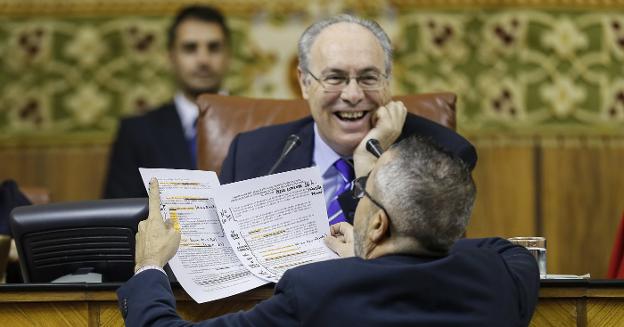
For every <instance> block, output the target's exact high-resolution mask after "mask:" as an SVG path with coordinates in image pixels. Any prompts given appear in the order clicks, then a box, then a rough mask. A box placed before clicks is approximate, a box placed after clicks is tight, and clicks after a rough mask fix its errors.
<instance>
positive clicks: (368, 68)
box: [321, 66, 381, 75]
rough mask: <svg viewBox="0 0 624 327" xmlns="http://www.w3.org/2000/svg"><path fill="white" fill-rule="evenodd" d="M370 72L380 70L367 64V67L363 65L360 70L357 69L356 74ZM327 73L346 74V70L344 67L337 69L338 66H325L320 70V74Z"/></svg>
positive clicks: (378, 71)
mask: <svg viewBox="0 0 624 327" xmlns="http://www.w3.org/2000/svg"><path fill="white" fill-rule="evenodd" d="M370 72H376V73H381V70H379V68H377V67H375V66H369V67H365V68H362V69H360V70H358V71H357V74H358V75H360V74H364V73H370ZM327 73H340V74H345V75H346V74H348V72H347V71H346V70H344V69H339V68H331V67H328V68H325V69H323V70H322V71H321V74H327Z"/></svg>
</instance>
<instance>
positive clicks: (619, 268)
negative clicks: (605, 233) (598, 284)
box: [607, 214, 624, 279]
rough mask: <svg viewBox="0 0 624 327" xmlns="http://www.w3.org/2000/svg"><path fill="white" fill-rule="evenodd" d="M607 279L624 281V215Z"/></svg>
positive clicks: (616, 236) (614, 245)
mask: <svg viewBox="0 0 624 327" xmlns="http://www.w3.org/2000/svg"><path fill="white" fill-rule="evenodd" d="M607 278H611V279H624V214H622V218H621V219H620V225H619V226H618V229H617V233H616V234H615V242H613V249H612V250H611V260H610V261H609V271H608V272H607Z"/></svg>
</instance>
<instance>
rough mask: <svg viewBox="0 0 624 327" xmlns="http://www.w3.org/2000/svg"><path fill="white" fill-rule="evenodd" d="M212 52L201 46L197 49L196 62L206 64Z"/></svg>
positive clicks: (208, 62)
mask: <svg viewBox="0 0 624 327" xmlns="http://www.w3.org/2000/svg"><path fill="white" fill-rule="evenodd" d="M211 57H212V54H211V53H210V51H209V50H208V49H205V48H202V49H200V50H199V51H197V56H196V59H197V62H198V63H200V64H203V65H208V64H210V60H211Z"/></svg>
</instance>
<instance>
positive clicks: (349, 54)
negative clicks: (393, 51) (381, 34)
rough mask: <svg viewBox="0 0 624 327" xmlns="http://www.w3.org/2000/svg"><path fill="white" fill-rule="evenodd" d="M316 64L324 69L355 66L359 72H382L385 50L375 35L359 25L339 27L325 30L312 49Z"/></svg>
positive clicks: (344, 24) (349, 24) (313, 59)
mask: <svg viewBox="0 0 624 327" xmlns="http://www.w3.org/2000/svg"><path fill="white" fill-rule="evenodd" d="M310 56H311V58H310V59H311V61H312V63H313V64H314V63H317V64H321V65H323V66H324V67H318V68H320V69H325V68H329V69H338V70H342V69H345V67H349V66H355V67H356V68H357V70H364V69H372V68H377V69H382V68H383V66H384V54H383V48H382V47H381V44H380V43H379V40H378V39H377V37H375V35H374V34H373V33H372V32H371V31H370V30H368V29H367V28H365V27H363V26H360V25H358V24H355V23H337V24H334V25H331V26H328V27H326V28H325V29H323V30H322V31H321V32H320V33H319V35H318V36H317V37H316V39H315V40H314V43H313V44H312V47H311V53H310Z"/></svg>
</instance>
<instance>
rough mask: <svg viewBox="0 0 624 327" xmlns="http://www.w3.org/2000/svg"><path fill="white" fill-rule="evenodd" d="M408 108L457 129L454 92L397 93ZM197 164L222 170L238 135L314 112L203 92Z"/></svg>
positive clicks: (301, 104)
mask: <svg viewBox="0 0 624 327" xmlns="http://www.w3.org/2000/svg"><path fill="white" fill-rule="evenodd" d="M394 99H395V100H399V101H403V103H404V104H405V106H406V107H407V110H408V111H409V112H411V113H413V114H416V115H420V116H422V117H425V118H427V119H430V120H432V121H434V122H437V123H439V124H441V125H444V126H446V127H449V128H452V129H455V102H456V96H455V94H453V93H430V94H418V95H407V96H399V97H395V98H394ZM197 104H198V106H199V110H200V116H199V119H198V122H197V146H198V147H197V148H198V151H197V161H198V162H197V167H198V168H199V169H202V170H211V171H216V172H220V170H221V163H222V162H223V160H224V159H225V156H226V155H227V151H228V148H229V146H230V143H231V142H232V140H233V139H234V137H235V136H236V135H237V134H239V133H241V132H245V131H250V130H253V129H256V128H259V127H263V126H268V125H275V124H281V123H286V122H290V121H294V120H297V119H300V118H303V117H305V116H308V115H309V114H310V110H309V107H308V103H307V101H305V100H302V99H297V100H274V99H252V98H244V97H235V96H222V95H215V94H203V95H200V96H199V97H198V98H197Z"/></svg>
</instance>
